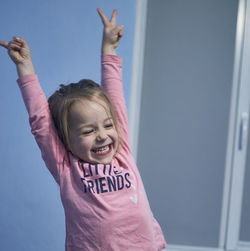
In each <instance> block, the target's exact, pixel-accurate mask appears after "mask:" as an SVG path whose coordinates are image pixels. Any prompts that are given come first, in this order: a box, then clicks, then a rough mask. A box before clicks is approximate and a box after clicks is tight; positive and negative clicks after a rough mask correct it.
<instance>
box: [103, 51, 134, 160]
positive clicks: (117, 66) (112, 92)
mask: <svg viewBox="0 0 250 251" xmlns="http://www.w3.org/2000/svg"><path fill="white" fill-rule="evenodd" d="M101 83H102V86H103V88H104V90H105V91H106V92H107V94H108V96H109V98H110V99H111V101H112V104H113V106H114V109H115V112H116V116H117V118H118V123H119V125H120V128H121V130H122V132H121V133H122V138H123V142H122V150H123V151H125V152H124V153H125V156H128V155H129V156H131V147H130V141H129V127H128V117H127V108H126V102H125V97H124V91H123V82H122V58H121V57H119V56H115V55H102V80H101Z"/></svg>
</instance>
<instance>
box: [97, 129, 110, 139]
mask: <svg viewBox="0 0 250 251" xmlns="http://www.w3.org/2000/svg"><path fill="white" fill-rule="evenodd" d="M107 137H108V136H107V134H106V133H105V130H102V129H100V130H98V131H97V136H96V140H97V141H105V140H106V139H107Z"/></svg>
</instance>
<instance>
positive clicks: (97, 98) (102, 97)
mask: <svg viewBox="0 0 250 251" xmlns="http://www.w3.org/2000/svg"><path fill="white" fill-rule="evenodd" d="M83 99H85V100H88V101H94V102H96V103H98V104H101V105H103V102H104V103H105V104H106V105H107V107H108V109H109V112H110V115H111V117H112V119H113V123H114V126H115V129H116V131H117V133H118V138H119V145H120V144H121V143H122V136H121V129H120V125H119V124H118V120H117V117H116V114H115V110H114V107H113V105H112V102H111V100H110V98H109V97H108V95H107V94H106V92H105V91H104V89H103V88H102V87H101V86H100V85H98V84H97V83H95V82H94V81H92V80H90V79H82V80H80V81H79V82H78V83H71V84H68V85H63V84H61V85H60V88H59V89H58V90H57V91H55V92H54V93H53V94H52V95H51V96H50V97H49V99H48V103H49V108H50V112H51V115H52V118H53V121H54V124H55V127H56V129H57V132H58V135H59V138H60V139H61V141H62V142H63V144H64V146H65V147H66V149H67V150H68V151H71V149H72V148H71V144H70V140H69V130H70V123H69V122H70V121H69V112H70V108H71V106H72V105H73V104H74V103H75V102H77V101H80V100H83Z"/></svg>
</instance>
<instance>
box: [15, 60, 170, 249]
mask: <svg viewBox="0 0 250 251" xmlns="http://www.w3.org/2000/svg"><path fill="white" fill-rule="evenodd" d="M17 82H18V84H19V87H20V90H21V93H22V96H23V100H24V103H25V106H26V108H27V110H28V113H29V122H30V125H31V131H32V133H33V134H34V136H35V139H36V142H37V144H38V146H39V148H40V150H41V153H42V157H43V159H44V161H45V163H46V166H47V167H48V169H49V171H50V172H51V174H52V175H53V177H54V179H55V181H56V182H57V183H58V184H59V186H60V194H61V200H62V203H63V207H64V211H65V218H66V241H65V249H66V251H80V250H81V251H90V250H91V251H97V250H101V251H120V250H121V251H123V250H126V251H139V250H144V251H155V250H161V249H163V248H164V247H165V246H166V242H165V239H164V236H163V234H162V231H161V228H160V226H159V224H158V223H157V221H156V220H155V218H154V216H153V214H152V212H151V209H150V206H149V203H148V199H147V196H146V193H145V190H144V187H143V183H142V180H141V177H140V174H139V171H138V169H137V167H136V164H135V161H134V159H133V157H132V153H131V148H130V143H129V134H128V120H127V111H126V104H125V99H124V94H123V86H122V59H121V58H120V57H118V56H113V55H103V56H102V86H103V87H104V88H105V90H106V91H107V93H108V95H109V97H110V98H111V100H112V102H113V105H114V107H115V110H116V114H117V118H118V120H119V123H120V125H121V126H122V130H123V144H122V147H121V148H120V149H119V152H117V154H116V155H115V156H114V157H113V159H112V163H110V164H106V165H104V164H95V165H94V164H89V163H86V162H84V161H82V160H80V159H78V158H77V157H76V156H74V155H72V153H70V152H68V151H67V150H66V149H65V147H64V145H63V144H62V142H61V141H60V139H59V137H58V134H57V131H56V129H55V127H54V124H53V121H52V118H51V114H50V110H49V107H48V102H47V99H46V97H45V95H44V93H43V91H42V89H41V87H40V85H39V82H38V78H37V76H36V75H25V76H23V77H21V78H19V79H18V80H17Z"/></svg>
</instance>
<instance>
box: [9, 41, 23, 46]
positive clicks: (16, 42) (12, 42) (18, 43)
mask: <svg viewBox="0 0 250 251" xmlns="http://www.w3.org/2000/svg"><path fill="white" fill-rule="evenodd" d="M10 43H11V44H16V45H19V46H22V45H23V44H22V43H20V42H18V41H16V40H12V41H10V42H9V44H10Z"/></svg>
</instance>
